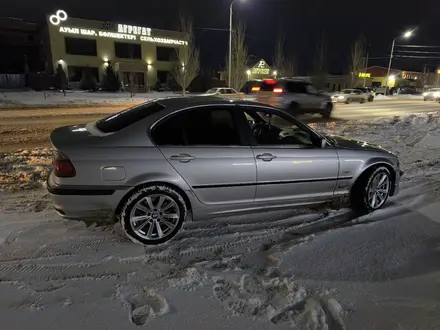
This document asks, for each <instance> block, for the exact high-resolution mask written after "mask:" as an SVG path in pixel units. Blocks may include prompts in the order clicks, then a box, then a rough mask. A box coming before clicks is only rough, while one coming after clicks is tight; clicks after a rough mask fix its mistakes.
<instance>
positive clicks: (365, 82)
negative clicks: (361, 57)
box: [364, 52, 370, 87]
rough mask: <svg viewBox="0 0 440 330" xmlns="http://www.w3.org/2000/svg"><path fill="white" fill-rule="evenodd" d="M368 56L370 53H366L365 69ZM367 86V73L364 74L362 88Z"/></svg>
mask: <svg viewBox="0 0 440 330" xmlns="http://www.w3.org/2000/svg"><path fill="white" fill-rule="evenodd" d="M369 56H370V52H367V60H366V61H365V67H367V68H368V58H369ZM366 85H367V72H365V76H364V87H365V86H366Z"/></svg>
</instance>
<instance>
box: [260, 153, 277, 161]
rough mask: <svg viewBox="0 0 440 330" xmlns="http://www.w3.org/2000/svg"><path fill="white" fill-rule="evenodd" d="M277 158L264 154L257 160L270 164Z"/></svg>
mask: <svg viewBox="0 0 440 330" xmlns="http://www.w3.org/2000/svg"><path fill="white" fill-rule="evenodd" d="M275 158H277V156H274V155H272V154H268V153H264V154H261V155H257V159H261V160H262V161H264V162H270V161H271V160H273V159H275Z"/></svg>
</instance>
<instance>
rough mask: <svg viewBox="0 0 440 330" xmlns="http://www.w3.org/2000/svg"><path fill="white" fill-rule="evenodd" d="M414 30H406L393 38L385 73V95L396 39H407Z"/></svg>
mask: <svg viewBox="0 0 440 330" xmlns="http://www.w3.org/2000/svg"><path fill="white" fill-rule="evenodd" d="M413 32H414V30H408V31H406V32H405V33H404V34H403V35H401V36H398V37H395V38H394V39H393V44H392V46H391V54H390V63H389V64H388V73H387V85H386V86H385V95H387V87H388V82H389V81H390V78H391V77H390V70H391V62H392V61H393V54H394V46H395V44H396V40H397V39H399V38H405V39H408V38H410V37H411V36H412V34H413Z"/></svg>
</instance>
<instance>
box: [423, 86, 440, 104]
mask: <svg viewBox="0 0 440 330" xmlns="http://www.w3.org/2000/svg"><path fill="white" fill-rule="evenodd" d="M439 97H440V88H430V89H428V90H427V91H426V92H424V93H423V101H435V100H437V99H438V98H439Z"/></svg>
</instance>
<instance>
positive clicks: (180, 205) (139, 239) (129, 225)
mask: <svg viewBox="0 0 440 330" xmlns="http://www.w3.org/2000/svg"><path fill="white" fill-rule="evenodd" d="M186 216H187V207H186V203H185V201H184V199H183V197H182V196H181V195H180V194H179V193H178V192H177V191H176V190H174V189H173V188H171V187H168V186H165V185H152V186H147V187H142V188H139V189H138V190H136V191H134V192H133V193H132V194H131V196H130V197H129V198H128V200H127V201H126V202H125V204H124V206H123V207H122V211H121V213H120V219H121V224H122V227H123V229H124V231H125V233H126V235H127V236H128V237H129V238H130V239H131V240H133V241H135V242H136V243H141V244H144V245H157V244H161V243H165V242H167V241H169V240H170V239H172V238H173V237H174V236H176V234H177V233H178V232H179V230H180V229H181V228H182V224H183V221H185V219H186Z"/></svg>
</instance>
